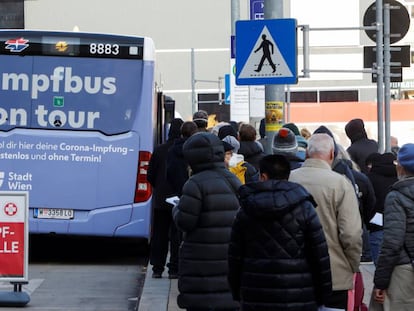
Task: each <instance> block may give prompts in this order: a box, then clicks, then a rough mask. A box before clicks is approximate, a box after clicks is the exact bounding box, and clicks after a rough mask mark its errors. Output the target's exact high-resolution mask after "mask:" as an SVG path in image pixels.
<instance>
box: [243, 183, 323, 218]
mask: <svg viewBox="0 0 414 311" xmlns="http://www.w3.org/2000/svg"><path fill="white" fill-rule="evenodd" d="M239 195H240V203H241V206H242V208H243V209H244V211H245V212H246V214H248V215H251V216H252V217H255V218H262V219H278V218H281V217H282V216H283V215H285V214H286V213H289V212H290V211H291V210H292V209H294V208H296V207H297V205H298V204H300V203H302V202H303V201H305V200H308V201H310V202H312V204H313V205H314V206H315V207H316V202H315V201H314V199H313V197H312V196H311V195H310V194H309V193H308V192H307V191H306V190H305V188H303V187H302V186H301V185H299V184H297V183H293V182H289V181H286V180H267V181H264V182H251V183H248V184H246V185H243V186H241V187H240V189H239Z"/></svg>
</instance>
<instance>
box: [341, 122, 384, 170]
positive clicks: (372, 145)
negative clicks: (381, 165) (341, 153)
mask: <svg viewBox="0 0 414 311" xmlns="http://www.w3.org/2000/svg"><path fill="white" fill-rule="evenodd" d="M345 132H346V135H347V136H348V138H349V139H350V140H351V145H350V146H349V147H348V149H347V150H346V151H348V153H349V155H350V156H351V159H352V160H353V161H354V162H355V163H356V164H358V166H359V168H360V169H361V172H362V173H364V174H366V173H368V168H367V165H366V163H365V160H366V158H367V157H368V156H369V155H370V154H372V153H375V152H378V143H377V142H376V141H375V140H373V139H369V138H368V136H367V132H366V131H365V127H364V122H363V121H362V120H361V119H353V120H351V121H349V122H348V123H347V124H346V126H345Z"/></svg>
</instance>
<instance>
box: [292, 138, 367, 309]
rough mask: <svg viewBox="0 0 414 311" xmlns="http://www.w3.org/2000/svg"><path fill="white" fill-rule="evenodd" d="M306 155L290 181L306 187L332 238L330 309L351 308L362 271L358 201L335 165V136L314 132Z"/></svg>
mask: <svg viewBox="0 0 414 311" xmlns="http://www.w3.org/2000/svg"><path fill="white" fill-rule="evenodd" d="M306 155H307V159H306V160H305V162H304V163H303V165H302V166H301V167H300V168H298V169H296V170H293V171H292V172H291V174H290V178H289V181H292V182H297V183H299V184H301V185H302V186H303V187H305V189H306V190H308V192H309V193H310V194H312V196H313V197H314V199H315V201H316V203H317V205H318V206H317V208H316V212H317V214H318V216H319V219H320V221H321V224H322V227H323V229H324V232H325V235H326V240H327V242H328V249H329V256H330V262H331V272H332V290H333V291H332V295H331V296H330V297H329V300H328V302H327V303H326V305H325V307H326V310H332V309H333V310H347V305H348V291H349V290H350V289H352V288H353V286H354V283H353V277H354V273H356V272H358V271H359V263H360V257H361V251H362V239H361V233H362V232H361V216H360V214H359V209H358V201H357V198H356V196H355V190H354V187H353V186H352V184H351V182H350V181H349V180H348V179H347V178H346V177H345V176H343V175H341V174H338V173H336V172H334V171H332V169H331V164H332V162H333V160H334V141H333V139H332V137H330V136H329V135H328V134H313V135H312V136H311V137H310V139H309V140H308V148H307V151H306ZM350 298H351V297H350ZM351 310H353V308H352V309H351Z"/></svg>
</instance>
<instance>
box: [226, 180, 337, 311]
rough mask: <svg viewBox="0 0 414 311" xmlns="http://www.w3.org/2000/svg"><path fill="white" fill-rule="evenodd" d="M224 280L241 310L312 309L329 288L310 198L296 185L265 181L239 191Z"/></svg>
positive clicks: (321, 235) (326, 263)
mask: <svg viewBox="0 0 414 311" xmlns="http://www.w3.org/2000/svg"><path fill="white" fill-rule="evenodd" d="M239 193H240V202H241V206H242V207H241V209H240V211H239V212H238V214H237V216H236V219H235V221H234V224H233V229H232V236H231V244H230V248H229V283H230V286H231V289H232V294H233V297H234V299H235V300H238V301H240V302H241V305H242V310H260V311H270V310H285V311H288V310H292V311H293V310H294V311H303V310H307V311H311V310H312V311H316V310H317V309H318V305H322V304H323V303H324V301H325V298H326V297H327V296H328V295H329V294H330V292H331V287H332V284H331V270H330V261H329V254H328V247H327V244H326V240H325V235H324V233H323V229H322V226H321V224H320V222H319V218H318V216H317V214H316V211H315V206H314V204H316V203H314V201H313V198H312V197H311V195H310V194H309V193H308V192H307V191H306V190H305V189H304V188H303V187H302V186H300V185H299V184H296V183H292V182H288V181H277V180H268V181H265V182H256V183H250V184H246V185H244V186H242V187H241V188H240V190H239Z"/></svg>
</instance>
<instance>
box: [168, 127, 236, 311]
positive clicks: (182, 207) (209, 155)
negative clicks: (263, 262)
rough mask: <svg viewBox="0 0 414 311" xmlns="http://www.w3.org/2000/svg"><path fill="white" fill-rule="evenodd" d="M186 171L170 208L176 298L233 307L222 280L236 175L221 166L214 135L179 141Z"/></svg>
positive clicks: (190, 305) (185, 304) (191, 305)
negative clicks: (175, 236) (176, 232)
mask: <svg viewBox="0 0 414 311" xmlns="http://www.w3.org/2000/svg"><path fill="white" fill-rule="evenodd" d="M183 154H184V157H185V159H186V160H187V161H188V163H189V165H190V167H191V169H192V176H191V177H190V178H189V179H188V181H187V182H186V183H185V184H184V187H183V191H182V196H181V198H180V201H179V203H178V205H177V206H175V207H174V208H173V219H174V222H175V224H176V225H177V227H178V228H179V229H180V230H181V231H182V232H183V240H182V244H181V247H180V251H179V268H178V274H179V277H178V290H179V292H180V293H179V295H178V297H177V303H178V305H179V307H180V308H184V309H187V310H206V311H207V310H214V311H216V310H238V303H237V302H235V301H233V299H232V296H231V293H230V287H229V285H228V283H227V253H228V246H229V242H230V232H231V225H232V223H233V220H234V217H235V216H236V213H237V210H238V209H239V207H240V205H239V201H238V197H237V190H238V188H239V187H240V186H241V183H240V181H239V179H238V178H237V177H236V176H235V175H234V174H233V173H231V172H230V171H229V170H227V169H226V167H225V165H224V147H223V143H222V141H221V140H220V139H219V138H218V137H217V136H216V135H214V134H211V133H207V132H200V133H196V134H194V135H193V136H191V137H190V138H188V140H187V141H186V142H185V143H184V146H183Z"/></svg>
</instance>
